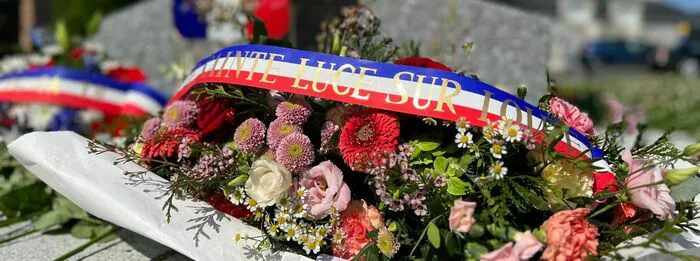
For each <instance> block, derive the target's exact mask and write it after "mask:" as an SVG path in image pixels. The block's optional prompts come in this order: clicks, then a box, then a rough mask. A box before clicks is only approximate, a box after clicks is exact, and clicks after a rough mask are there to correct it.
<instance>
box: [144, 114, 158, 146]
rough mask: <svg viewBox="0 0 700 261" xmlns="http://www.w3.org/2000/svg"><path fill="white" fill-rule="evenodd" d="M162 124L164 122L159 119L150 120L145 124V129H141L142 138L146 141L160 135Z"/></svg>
mask: <svg viewBox="0 0 700 261" xmlns="http://www.w3.org/2000/svg"><path fill="white" fill-rule="evenodd" d="M161 122H162V121H161V120H160V118H158V117H153V118H150V119H148V120H147V121H146V122H144V123H143V127H142V128H141V138H142V139H143V140H145V141H147V140H150V139H151V138H153V136H155V135H156V134H158V131H160V124H161Z"/></svg>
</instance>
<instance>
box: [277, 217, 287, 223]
mask: <svg viewBox="0 0 700 261" xmlns="http://www.w3.org/2000/svg"><path fill="white" fill-rule="evenodd" d="M277 223H280V224H284V223H287V219H286V218H285V217H283V216H279V217H277Z"/></svg>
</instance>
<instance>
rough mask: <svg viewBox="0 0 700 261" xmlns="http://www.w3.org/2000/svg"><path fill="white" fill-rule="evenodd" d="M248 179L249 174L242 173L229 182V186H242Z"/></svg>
mask: <svg viewBox="0 0 700 261" xmlns="http://www.w3.org/2000/svg"><path fill="white" fill-rule="evenodd" d="M246 181H248V175H247V174H241V175H240V176H238V177H236V178H235V179H233V180H231V182H229V183H228V186H229V187H232V186H241V185H243V184H245V182H246Z"/></svg>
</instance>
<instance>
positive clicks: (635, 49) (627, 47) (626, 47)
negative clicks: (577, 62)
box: [580, 40, 653, 71]
mask: <svg viewBox="0 0 700 261" xmlns="http://www.w3.org/2000/svg"><path fill="white" fill-rule="evenodd" d="M652 50H653V48H652V47H651V46H650V45H648V44H644V43H639V42H630V41H625V40H600V41H594V42H590V43H588V44H587V45H586V47H585V48H583V50H581V56H580V58H581V63H582V64H583V66H584V67H585V68H586V69H588V70H589V71H593V70H594V69H595V67H597V66H598V65H601V64H639V65H644V64H645V63H646V61H647V57H648V55H649V52H651V51H652Z"/></svg>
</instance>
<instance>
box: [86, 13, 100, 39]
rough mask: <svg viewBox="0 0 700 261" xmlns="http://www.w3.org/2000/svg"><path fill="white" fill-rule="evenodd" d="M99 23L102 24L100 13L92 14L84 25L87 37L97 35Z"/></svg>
mask: <svg viewBox="0 0 700 261" xmlns="http://www.w3.org/2000/svg"><path fill="white" fill-rule="evenodd" d="M101 23H102V13H101V12H95V13H94V14H92V16H91V17H90V20H89V21H88V22H87V24H86V25H85V32H87V36H92V35H95V34H96V33H97V31H99V30H100V24H101Z"/></svg>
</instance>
